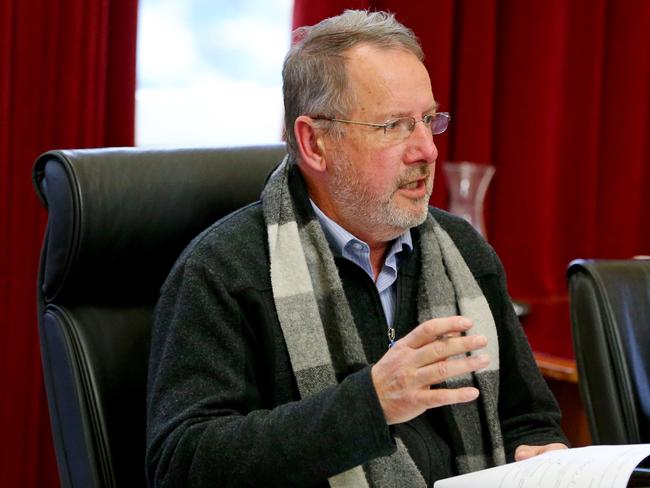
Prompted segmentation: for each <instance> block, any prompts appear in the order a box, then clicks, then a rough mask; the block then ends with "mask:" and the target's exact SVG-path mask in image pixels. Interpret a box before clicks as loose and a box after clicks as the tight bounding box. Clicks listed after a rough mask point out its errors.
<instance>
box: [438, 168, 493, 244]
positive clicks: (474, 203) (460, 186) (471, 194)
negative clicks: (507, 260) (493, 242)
mask: <svg viewBox="0 0 650 488" xmlns="http://www.w3.org/2000/svg"><path fill="white" fill-rule="evenodd" d="M443 170H444V173H445V176H446V178H447V188H448V190H449V212H451V213H453V214H454V215H458V216H460V217H463V218H464V219H465V220H467V221H468V222H469V223H470V224H472V225H473V226H474V228H475V229H476V230H477V231H478V232H479V233H480V234H481V235H482V236H483V237H486V233H485V221H484V218H483V203H484V200H485V193H486V192H487V189H488V185H489V184H490V181H491V180H492V176H494V171H495V168H494V166H490V165H489V164H477V163H470V162H467V161H462V162H449V161H448V162H445V163H444V165H443Z"/></svg>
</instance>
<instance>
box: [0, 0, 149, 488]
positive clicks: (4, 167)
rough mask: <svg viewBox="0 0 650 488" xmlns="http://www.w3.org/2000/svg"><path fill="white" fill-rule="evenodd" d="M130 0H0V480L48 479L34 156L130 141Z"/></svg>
mask: <svg viewBox="0 0 650 488" xmlns="http://www.w3.org/2000/svg"><path fill="white" fill-rule="evenodd" d="M136 22H137V0H114V1H109V0H93V1H87V0H3V1H2V2H0V422H1V427H2V428H1V429H0V432H1V433H2V434H1V435H2V442H1V443H0V486H21V487H43V486H57V485H58V477H57V472H56V463H55V459H54V452H53V449H52V442H51V434H50V426H49V417H48V413H47V404H46V399H45V394H44V388H43V382H42V374H41V365H40V356H39V346H38V336H37V326H36V298H35V297H36V273H37V263H38V255H39V250H40V246H41V239H42V236H43V227H44V223H45V219H46V213H45V210H43V209H42V208H41V205H40V203H39V202H38V200H37V198H36V196H35V193H34V190H33V188H32V184H31V168H32V164H33V162H34V160H35V159H36V157H37V156H38V155H39V154H40V153H42V152H44V151H46V150H49V149H53V148H64V147H70V148H72V147H74V148H81V147H98V146H126V145H132V144H133V135H134V110H135V37H136Z"/></svg>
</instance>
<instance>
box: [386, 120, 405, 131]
mask: <svg viewBox="0 0 650 488" xmlns="http://www.w3.org/2000/svg"><path fill="white" fill-rule="evenodd" d="M400 122H401V120H399V119H398V120H390V121H388V122H386V126H385V127H386V130H387V131H395V130H398V129H399V128H400V127H399V126H400Z"/></svg>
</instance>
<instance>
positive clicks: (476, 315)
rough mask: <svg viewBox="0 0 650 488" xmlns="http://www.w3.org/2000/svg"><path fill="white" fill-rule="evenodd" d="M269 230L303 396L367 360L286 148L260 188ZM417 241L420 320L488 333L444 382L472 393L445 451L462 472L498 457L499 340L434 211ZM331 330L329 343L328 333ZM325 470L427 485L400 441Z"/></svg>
mask: <svg viewBox="0 0 650 488" xmlns="http://www.w3.org/2000/svg"><path fill="white" fill-rule="evenodd" d="M262 206H263V211H264V219H265V222H266V226H267V232H268V239H269V255H270V264H271V266H270V267H271V269H270V272H271V284H272V288H273V298H274V301H275V307H276V311H277V314H278V318H279V320H280V325H281V328H282V333H283V335H284V339H285V342H286V344H287V348H288V351H289V357H290V360H291V367H292V369H293V372H294V374H295V377H296V382H297V384H298V389H299V392H300V395H301V397H303V398H305V397H308V396H310V395H312V394H314V393H316V392H318V391H320V390H322V389H324V388H326V387H328V386H331V385H335V384H337V380H336V378H337V373H340V372H342V371H346V370H347V371H349V370H350V366H352V365H367V364H368V361H367V359H366V357H365V353H364V350H363V345H362V344H361V340H360V338H359V335H358V332H357V329H356V326H355V324H354V320H353V318H352V312H351V310H350V306H349V304H348V302H347V299H346V296H345V293H344V291H343V285H342V283H341V280H340V278H339V274H338V271H337V268H336V264H335V263H334V257H333V256H332V253H331V251H330V248H329V245H328V243H327V240H326V238H325V235H324V233H323V231H322V229H321V226H320V223H319V222H318V219H317V218H316V216H315V215H314V214H313V211H312V210H311V208H309V203H308V197H307V194H306V189H305V186H304V183H303V181H302V179H301V176H300V175H299V171H298V169H297V166H296V165H295V164H293V163H292V162H290V161H289V159H288V157H286V158H285V159H284V161H282V163H281V164H280V165H279V166H278V167H277V168H276V170H275V171H274V172H273V174H272V175H271V176H270V177H269V180H268V181H267V183H266V186H265V188H264V190H263V192H262ZM420 235H421V239H420V241H421V242H420V246H421V250H422V262H421V273H420V274H421V278H420V283H419V289H418V320H419V322H420V323H422V322H424V321H426V320H429V319H431V318H435V317H445V316H450V315H457V314H458V313H460V314H462V315H464V316H467V317H469V318H470V319H472V321H473V322H474V327H472V329H471V330H470V332H469V333H471V334H483V335H485V336H487V338H488V344H489V346H488V353H489V354H490V358H491V363H490V366H488V368H486V369H484V370H481V371H479V372H476V373H472V374H466V375H463V376H460V377H455V378H453V379H451V380H448V381H447V382H445V384H444V385H440V386H442V387H450V388H454V387H459V386H468V385H473V386H476V387H478V388H479V389H480V391H481V396H480V397H479V399H478V401H474V402H470V403H464V404H457V405H452V406H451V407H449V408H448V409H447V414H446V419H447V421H448V422H450V423H451V426H450V427H451V428H450V432H451V433H452V435H451V438H452V446H451V447H452V450H453V452H454V455H455V460H456V464H457V468H458V471H459V473H461V474H462V473H466V472H470V471H476V470H478V469H484V468H487V467H490V466H494V465H498V464H503V463H505V454H504V450H503V440H502V436H501V429H500V425H499V417H498V412H497V404H498V391H499V383H498V376H499V366H498V359H499V354H498V341H497V333H496V327H495V324H494V319H493V317H492V314H491V312H490V308H489V305H488V303H487V300H486V299H485V297H484V296H483V293H482V292H481V289H480V288H479V286H478V284H477V283H476V280H475V279H474V277H473V276H472V274H471V272H470V270H469V268H468V267H467V264H466V263H465V261H464V260H463V258H462V256H461V255H460V253H459V251H458V249H457V248H456V246H455V244H454V242H453V241H452V240H451V238H450V237H449V235H448V234H447V233H446V232H445V231H444V230H443V229H442V228H441V227H440V226H439V225H438V224H437V222H436V221H435V220H434V219H433V217H432V216H431V215H429V216H428V217H427V220H426V221H425V222H424V224H422V225H421V226H420ZM328 338H329V342H328ZM395 441H396V444H397V449H396V451H395V452H394V453H393V454H391V455H390V456H385V457H378V458H376V459H373V460H371V461H369V462H368V463H366V464H364V465H363V466H357V467H355V468H352V469H350V470H348V471H345V472H343V473H341V474H338V475H336V476H333V477H331V478H330V479H329V483H330V486H332V487H350V488H351V487H378V488H379V487H386V488H388V487H391V488H392V487H399V486H404V487H424V486H425V485H426V483H425V481H424V479H423V477H422V475H421V474H420V472H419V470H418V469H417V467H416V465H415V463H414V462H413V460H412V458H411V456H410V455H409V453H408V451H407V450H406V447H405V445H404V444H403V442H402V441H401V439H399V438H398V437H397V438H396V439H395Z"/></svg>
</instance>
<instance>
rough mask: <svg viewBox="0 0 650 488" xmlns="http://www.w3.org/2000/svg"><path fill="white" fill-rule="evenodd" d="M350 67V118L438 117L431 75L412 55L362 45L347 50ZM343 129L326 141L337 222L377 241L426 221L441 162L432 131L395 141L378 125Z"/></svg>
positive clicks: (419, 127)
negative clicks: (434, 173)
mask: <svg viewBox="0 0 650 488" xmlns="http://www.w3.org/2000/svg"><path fill="white" fill-rule="evenodd" d="M347 67H348V80H349V86H348V89H349V90H352V91H353V93H354V98H355V106H354V108H353V110H352V112H351V113H350V114H349V115H348V118H349V119H350V120H355V121H362V122H372V123H384V122H387V121H389V120H392V119H395V118H399V117H404V116H411V117H414V118H415V119H416V120H420V119H422V117H423V116H425V115H427V114H432V113H435V105H436V103H435V101H434V98H433V94H432V91H431V82H430V80H429V75H428V73H427V71H426V68H425V67H424V65H423V64H422V63H421V62H420V61H419V60H418V59H417V57H416V56H414V55H413V54H411V53H408V52H406V51H402V50H383V49H378V48H375V47H371V46H367V45H361V46H358V47H356V48H354V49H352V50H350V51H349V54H348V61H347ZM344 129H345V134H344V135H343V137H342V138H341V139H340V140H338V139H333V138H332V139H331V140H329V141H328V145H330V147H331V148H332V150H330V151H329V152H328V156H329V160H328V169H329V173H330V184H329V185H328V186H329V193H330V196H331V200H332V204H333V207H334V208H333V209H332V210H333V213H334V215H333V217H334V218H335V220H337V221H338V222H339V223H340V224H341V225H343V226H344V227H346V228H347V229H348V230H350V231H351V232H353V233H354V234H356V235H357V236H359V237H361V238H364V237H365V238H366V239H368V238H370V239H371V240H376V241H380V242H386V241H389V240H391V239H394V238H395V237H397V236H398V235H400V234H401V233H403V232H404V231H405V230H406V229H408V228H411V227H414V226H416V225H419V224H421V223H422V222H423V221H424V219H425V218H426V215H427V210H428V202H429V198H430V196H431V191H432V189H433V172H434V169H435V161H436V158H437V157H438V150H437V148H436V146H435V144H434V143H433V138H432V136H431V132H430V130H429V129H428V128H427V127H426V126H425V125H424V124H422V123H417V124H416V125H415V129H414V130H413V132H412V133H411V134H410V135H408V136H407V137H406V138H405V139H403V140H401V139H400V140H397V141H395V140H389V138H387V137H386V136H385V134H384V131H383V129H381V128H380V129H377V128H373V127H367V126H360V125H350V124H345V127H344Z"/></svg>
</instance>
